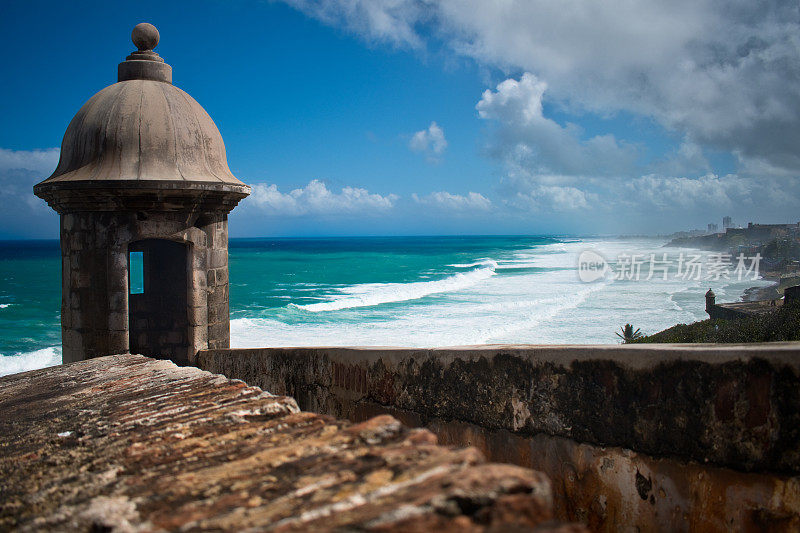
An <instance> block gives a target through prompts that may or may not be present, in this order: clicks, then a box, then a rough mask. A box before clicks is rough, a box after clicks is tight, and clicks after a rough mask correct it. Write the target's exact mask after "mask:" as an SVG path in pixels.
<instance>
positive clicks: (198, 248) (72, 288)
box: [61, 211, 230, 364]
mask: <svg viewBox="0 0 800 533" xmlns="http://www.w3.org/2000/svg"><path fill="white" fill-rule="evenodd" d="M146 239H165V240H169V241H173V242H178V243H183V244H185V245H186V246H187V247H188V248H187V250H188V254H189V257H188V258H187V261H186V263H187V268H188V269H189V272H188V275H187V277H186V280H185V282H186V283H188V286H187V287H186V297H185V300H186V301H185V302H184V303H183V304H182V305H183V309H182V311H181V312H182V313H183V314H184V317H185V319H184V318H182V319H181V320H180V322H185V323H186V324H187V325H186V328H185V331H183V332H176V331H175V330H174V328H173V329H170V328H169V327H160V326H159V327H156V328H153V327H150V326H149V325H148V326H147V327H144V326H143V327H142V328H139V331H137V334H139V335H144V337H143V338H142V339H137V340H136V342H138V343H139V344H138V346H143V344H142V343H147V346H148V347H149V350H148V352H149V353H150V354H152V355H156V354H159V356H161V357H168V358H171V359H173V360H175V361H176V362H179V363H181V364H187V363H193V362H194V357H195V354H196V353H197V351H198V350H201V349H205V348H227V347H228V346H229V342H230V321H229V316H228V251H227V246H228V220H227V215H224V214H219V213H211V214H206V215H198V214H197V213H194V212H191V211H164V212H119V211H117V212H94V213H92V212H78V213H70V214H64V215H62V216H61V250H62V291H63V298H62V309H61V322H62V343H63V360H64V362H72V361H79V360H82V359H86V358H91V357H99V356H103V355H108V354H113V353H125V352H128V351H129V349H130V346H131V343H130V333H129V331H130V330H129V328H130V320H129V313H128V309H129V294H128V290H129V288H128V252H129V245H130V244H131V243H135V242H138V241H142V240H146ZM161 274H162V275H166V274H167V273H166V272H162V273H161ZM177 282H178V283H183V281H181V280H178V281H177ZM179 292H181V294H183V291H179ZM139 300H142V299H141V298H139ZM139 304H140V305H144V304H143V303H142V302H141V301H140V302H139ZM145 330H146V331H145ZM176 335H177V336H179V337H180V340H179V339H177V338H176ZM136 342H134V344H136ZM181 344H182V346H180V345H181ZM162 346H163V347H164V349H163V350H160V348H161V347H162Z"/></svg>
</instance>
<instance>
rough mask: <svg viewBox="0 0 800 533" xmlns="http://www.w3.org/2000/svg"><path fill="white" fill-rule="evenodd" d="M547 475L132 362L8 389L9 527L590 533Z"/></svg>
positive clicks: (1, 441)
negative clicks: (564, 516)
mask: <svg viewBox="0 0 800 533" xmlns="http://www.w3.org/2000/svg"><path fill="white" fill-rule="evenodd" d="M551 504H552V496H551V489H550V483H549V481H548V480H547V478H546V476H544V475H543V474H541V473H538V472H535V471H532V470H528V469H524V468H519V467H515V466H510V465H496V464H487V463H485V461H484V459H483V458H482V456H481V454H480V453H479V452H478V451H476V450H475V449H474V448H467V449H460V450H457V449H451V448H446V447H442V446H439V445H437V444H436V437H435V436H434V435H433V434H432V433H430V432H428V431H426V430H408V429H406V428H405V427H404V426H402V425H401V424H400V423H399V422H398V421H397V420H396V419H394V418H392V417H390V416H380V417H377V418H373V419H371V420H368V421H366V422H364V423H361V424H358V425H354V424H350V423H348V422H343V421H341V420H336V419H334V418H331V417H327V416H321V415H317V414H312V413H307V412H301V411H300V410H299V409H298V407H297V405H296V403H295V401H294V400H293V399H291V398H288V397H282V396H273V395H272V394H269V393H266V392H263V391H262V390H261V389H258V388H256V387H250V386H247V385H245V384H244V383H243V382H241V381H237V380H229V379H227V378H225V377H223V376H219V375H213V374H210V373H208V372H204V371H201V370H198V369H196V368H188V367H176V366H175V365H174V364H173V363H171V362H168V361H156V360H153V359H149V358H145V357H141V356H131V355H121V356H110V357H101V358H96V359H92V360H89V361H83V362H79V363H74V364H70V365H63V366H58V367H53V368H47V369H43V370H37V371H33V372H27V373H24V374H16V375H12V376H7V377H3V378H0V529H2V530H10V529H15V530H18V531H42V530H69V531H163V530H226V531H242V530H256V529H257V530H270V531H330V530H348V531H356V530H357V531H444V532H446V531H454V532H455V531H508V530H514V531H583V528H582V527H581V526H577V525H560V524H555V523H553V522H550V520H551V518H552V510H551Z"/></svg>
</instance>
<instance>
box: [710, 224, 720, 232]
mask: <svg viewBox="0 0 800 533" xmlns="http://www.w3.org/2000/svg"><path fill="white" fill-rule="evenodd" d="M717 229H719V226H717V225H716V224H709V225H708V233H716V232H717Z"/></svg>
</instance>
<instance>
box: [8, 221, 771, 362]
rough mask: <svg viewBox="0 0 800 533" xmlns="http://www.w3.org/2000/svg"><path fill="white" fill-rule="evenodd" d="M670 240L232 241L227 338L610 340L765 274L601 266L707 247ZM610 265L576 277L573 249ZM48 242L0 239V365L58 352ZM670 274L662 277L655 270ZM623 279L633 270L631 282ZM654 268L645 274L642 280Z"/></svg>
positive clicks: (288, 342)
mask: <svg viewBox="0 0 800 533" xmlns="http://www.w3.org/2000/svg"><path fill="white" fill-rule="evenodd" d="M666 243H667V239H665V238H656V237H652V238H648V237H635V238H633V237H613V238H612V237H577V236H576V237H569V236H410V237H397V236H392V237H277V238H246V239H231V240H230V252H229V253H230V259H229V260H230V306H231V309H230V312H231V346H232V347H234V348H244V347H262V346H275V347H278V346H407V347H421V348H427V347H437V346H458V345H473V344H613V343H616V342H618V341H619V338H618V337H617V336H616V332H617V331H619V327H620V326H622V325H624V324H625V323H631V324H633V325H634V326H635V327H637V328H641V330H642V332H643V333H645V334H649V333H655V332H657V331H660V330H663V329H665V328H667V327H670V326H672V325H675V324H678V323H689V322H694V321H697V320H702V319H704V318H707V315H706V314H705V310H704V306H705V302H704V298H703V295H704V293H705V291H706V290H708V288H709V287H713V289H714V291H715V293H716V294H717V300H718V301H720V302H723V301H737V300H739V299H740V297H741V295H742V293H743V291H744V290H745V289H747V288H749V287H753V286H763V285H767V284H768V282H766V281H763V280H753V279H745V280H741V281H740V280H725V279H721V280H708V279H693V278H686V277H685V276H684V277H681V276H678V275H676V274H677V273H676V272H675V269H677V268H680V267H679V266H678V265H677V263H675V264H672V265H670V266H669V269H671V270H669V272H668V274H669V275H667V273H664V274H663V276H662V272H658V275H650V274H649V272H648V270H647V268H648V266H647V264H646V261H645V264H644V265H643V266H642V268H643V270H642V272H641V275H638V276H637V279H632V278H633V277H632V276H621V278H622V279H616V278H618V277H620V276H614V275H611V274H612V272H613V270H614V269H616V270H617V271H619V268H618V260H619V259H620V258H622V257H627V256H631V255H636V256H639V257H643V258H648V257H650V256H651V255H653V254H655V255H656V256H657V257H663V254H665V253H667V254H668V255H669V257H671V258H677V257H679V256H681V254H684V255H686V256H687V257H688V256H689V255H691V254H697V255H702V256H703V257H706V256H707V255H708V254H709V252H707V251H700V250H696V249H688V248H684V249H680V248H668V247H665V244H666ZM586 251H591V252H594V253H596V254H598V255H599V256H601V257H603V258H605V259H606V260H607V261H608V265H609V272H608V274H609V275H605V276H603V277H601V278H599V279H596V280H594V281H591V282H585V281H582V280H581V278H580V276H579V272H578V258H579V256H580V255H581V253H582V252H586ZM60 273H61V256H60V248H59V243H58V241H56V240H52V241H50V240H35V241H31V240H28V241H23V240H18V241H0V281H1V282H2V283H0V332H2V333H0V375H6V374H11V373H16V372H22V371H26V370H32V369H35V368H42V367H45V366H50V365H54V364H59V363H60V362H61V347H60V344H61V329H60V305H61V277H60V276H61V274H60ZM665 277H666V278H668V279H663V278H665ZM628 278H631V279H628ZM647 278H650V279H647Z"/></svg>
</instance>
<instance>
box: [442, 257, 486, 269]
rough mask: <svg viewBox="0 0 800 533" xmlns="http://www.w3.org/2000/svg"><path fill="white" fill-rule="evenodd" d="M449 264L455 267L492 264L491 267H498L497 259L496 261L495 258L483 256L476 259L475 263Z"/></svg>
mask: <svg viewBox="0 0 800 533" xmlns="http://www.w3.org/2000/svg"><path fill="white" fill-rule="evenodd" d="M447 266H449V267H455V268H475V267H479V266H490V267H495V268H496V267H497V261H495V260H494V259H492V258H490V257H482V258H480V259H478V260H476V261H475V262H473V263H454V264H452V265H447Z"/></svg>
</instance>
